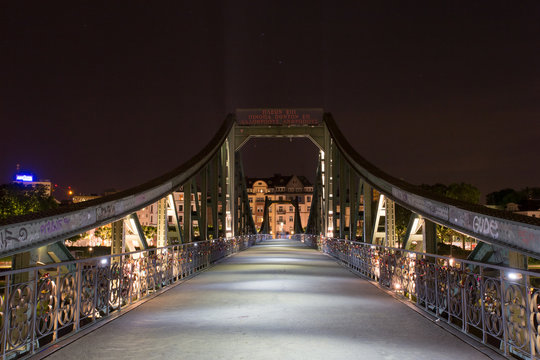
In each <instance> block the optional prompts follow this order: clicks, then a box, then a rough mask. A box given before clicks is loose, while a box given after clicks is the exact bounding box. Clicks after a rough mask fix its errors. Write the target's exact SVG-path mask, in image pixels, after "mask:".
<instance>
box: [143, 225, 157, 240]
mask: <svg viewBox="0 0 540 360" xmlns="http://www.w3.org/2000/svg"><path fill="white" fill-rule="evenodd" d="M142 229H143V232H144V237H145V238H147V239H152V238H153V237H154V235H156V234H157V228H156V227H155V226H145V225H142Z"/></svg>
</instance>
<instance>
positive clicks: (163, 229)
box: [156, 197, 169, 248]
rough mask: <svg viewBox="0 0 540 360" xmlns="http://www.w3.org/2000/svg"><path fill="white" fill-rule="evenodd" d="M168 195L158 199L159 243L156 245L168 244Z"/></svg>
mask: <svg viewBox="0 0 540 360" xmlns="http://www.w3.org/2000/svg"><path fill="white" fill-rule="evenodd" d="M167 220H168V219H167V197H164V198H161V199H159V200H158V201H157V244H156V247H158V248H160V247H164V246H167V242H168V241H167V233H168V231H169V224H168V221H167Z"/></svg>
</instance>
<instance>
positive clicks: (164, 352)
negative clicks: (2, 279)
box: [47, 239, 489, 360]
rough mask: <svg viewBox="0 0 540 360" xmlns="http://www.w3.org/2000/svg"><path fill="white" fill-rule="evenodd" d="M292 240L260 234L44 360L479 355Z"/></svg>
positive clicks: (445, 356) (327, 259)
mask: <svg viewBox="0 0 540 360" xmlns="http://www.w3.org/2000/svg"><path fill="white" fill-rule="evenodd" d="M488 358H489V357H488V356H487V355H485V354H484V353H482V352H480V351H479V350H477V349H475V348H474V347H472V346H471V345H469V344H468V343H467V342H465V341H463V340H461V339H460V338H459V337H457V336H454V335H453V334H452V333H450V332H448V331H447V330H445V329H443V328H442V327H441V326H439V325H438V324H437V323H435V322H433V321H431V320H429V319H427V318H426V317H425V316H423V315H422V314H420V313H418V312H417V311H415V310H413V309H411V308H410V307H409V306H407V305H405V304H404V303H402V302H400V301H398V300H396V299H395V298H393V297H392V296H389V295H388V294H386V293H385V292H384V291H383V290H381V289H379V288H378V287H376V286H374V285H373V284H371V283H369V282H368V281H366V280H364V279H361V278H359V277H358V276H356V275H354V274H353V273H351V272H350V271H348V270H347V269H346V268H344V267H342V266H341V265H339V264H338V263H337V262H336V261H334V260H333V259H332V258H330V257H328V256H326V255H323V254H321V253H319V252H317V251H316V250H313V249H310V248H307V247H304V246H303V245H302V244H301V243H298V242H295V241H292V240H282V239H276V240H268V241H265V242H263V243H261V244H259V245H256V246H254V247H252V248H250V249H249V250H247V251H244V252H242V253H240V254H238V255H235V256H232V257H230V258H228V259H226V260H225V261H223V262H221V263H220V264H218V265H216V266H214V267H213V268H211V269H209V270H208V271H205V272H203V273H201V274H200V275H198V276H196V277H193V278H191V279H189V280H187V281H186V282H184V283H182V284H180V285H178V286H176V287H174V288H172V289H170V290H169V291H167V292H165V293H163V294H161V295H159V296H157V297H155V298H154V299H152V300H150V301H148V302H146V303H144V304H142V305H141V306H139V307H137V308H135V309H133V310H132V311H129V312H127V313H125V314H124V315H123V316H121V317H119V318H117V319H115V320H114V321H111V322H109V323H108V324H106V325H104V326H101V327H99V328H98V329H96V330H94V331H92V332H90V333H89V334H87V335H85V336H82V337H80V338H79V339H77V340H75V341H73V342H71V343H69V344H68V345H66V346H64V347H62V348H61V349H60V350H58V351H56V352H54V353H52V354H51V355H49V356H47V359H48V360H52V359H100V360H105V359H115V360H119V359H246V360H247V359H249V360H252V359H273V360H275V359H310V360H315V359H400V360H403V359H430V360H431V359H452V360H455V359H488Z"/></svg>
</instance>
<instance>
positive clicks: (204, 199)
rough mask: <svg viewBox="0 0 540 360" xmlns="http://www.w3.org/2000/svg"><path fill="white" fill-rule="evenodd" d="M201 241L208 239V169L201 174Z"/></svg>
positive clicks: (205, 168)
mask: <svg viewBox="0 0 540 360" xmlns="http://www.w3.org/2000/svg"><path fill="white" fill-rule="evenodd" d="M199 233H200V234H201V240H206V239H208V167H207V166H205V167H204V169H203V170H202V172H201V214H200V218H199Z"/></svg>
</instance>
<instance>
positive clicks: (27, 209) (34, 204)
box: [0, 184, 58, 219]
mask: <svg viewBox="0 0 540 360" xmlns="http://www.w3.org/2000/svg"><path fill="white" fill-rule="evenodd" d="M57 207H58V203H57V202H56V200H55V199H54V198H53V197H52V196H50V195H48V194H47V190H46V188H45V187H44V186H42V185H38V186H36V187H26V186H24V185H23V184H5V185H0V219H5V218H8V217H11V216H17V215H25V214H29V213H33V212H41V211H46V210H50V209H55V208H57Z"/></svg>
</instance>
